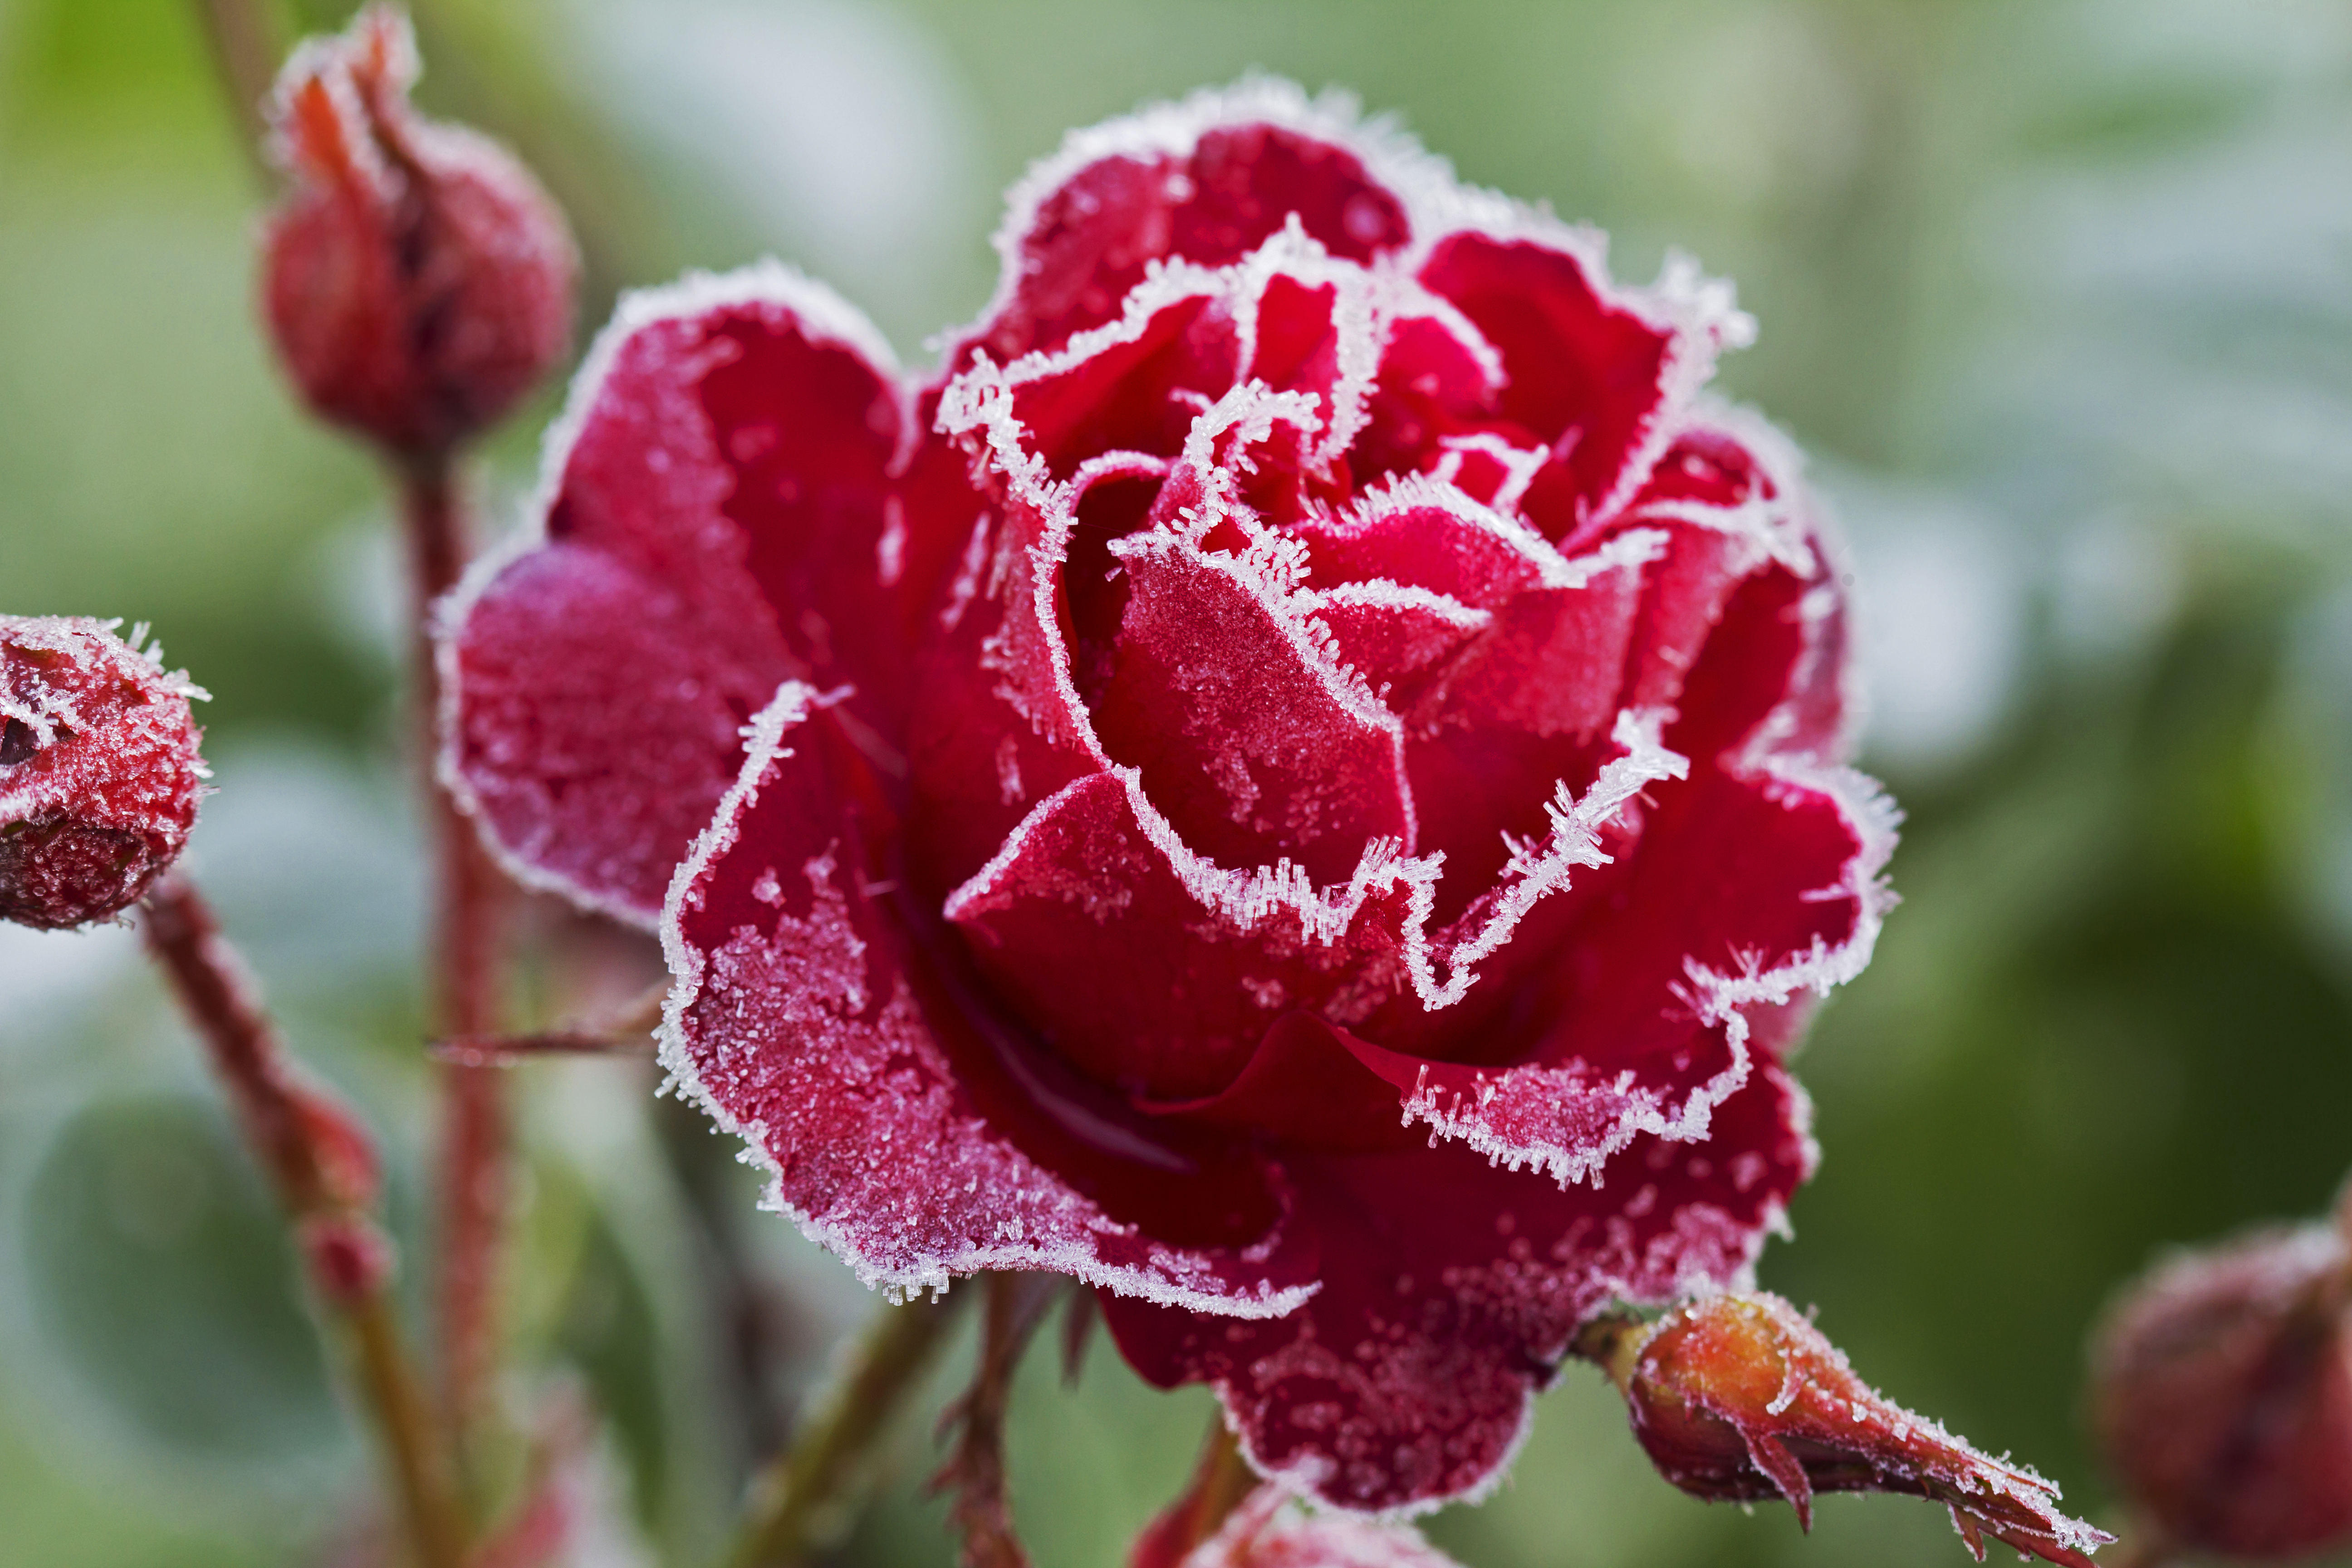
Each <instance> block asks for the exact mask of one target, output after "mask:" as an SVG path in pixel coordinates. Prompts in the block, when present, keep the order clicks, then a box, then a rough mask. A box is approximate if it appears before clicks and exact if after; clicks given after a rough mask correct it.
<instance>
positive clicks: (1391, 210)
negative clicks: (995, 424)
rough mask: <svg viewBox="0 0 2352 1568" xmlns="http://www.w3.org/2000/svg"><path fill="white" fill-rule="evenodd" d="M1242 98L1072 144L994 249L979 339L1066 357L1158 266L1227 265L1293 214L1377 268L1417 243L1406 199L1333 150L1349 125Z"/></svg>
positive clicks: (1320, 237) (1049, 166)
mask: <svg viewBox="0 0 2352 1568" xmlns="http://www.w3.org/2000/svg"><path fill="white" fill-rule="evenodd" d="M1313 113H1314V111H1313V110H1309V109H1308V107H1307V105H1306V104H1305V103H1304V102H1302V101H1292V100H1287V99H1285V98H1284V97H1283V95H1282V94H1281V92H1280V91H1279V90H1278V89H1246V88H1245V89H1240V90H1238V91H1236V92H1234V93H1232V94H1230V95H1227V96H1223V97H1217V96H1209V95H1204V96H1202V97H1201V98H1198V99H1195V100H1192V101H1191V102H1188V103H1185V104H1182V105H1178V106H1163V107H1160V108H1158V109H1153V110H1146V111H1145V112H1144V113H1143V114H1141V115H1139V116H1137V117H1136V118H1134V119H1132V120H1126V121H1112V122H1111V123H1109V124H1108V125H1104V126H1099V127H1097V128H1095V129H1094V130H1091V131H1087V132H1080V133H1078V134H1077V135H1076V136H1074V137H1073V138H1072V139H1071V141H1070V142H1069V143H1068V144H1067V145H1066V147H1065V149H1064V150H1063V152H1062V153H1061V154H1060V155H1059V156H1058V157H1056V158H1055V159H1054V160H1052V161H1051V162H1050V163H1046V164H1045V165H1044V166H1042V167H1041V168H1039V169H1038V170H1036V171H1035V172H1034V173H1033V174H1031V175H1030V177H1029V178H1028V179H1027V180H1026V181H1024V183H1023V184H1021V185H1020V186H1019V187H1017V188H1016V189H1015V190H1014V191H1013V195H1012V196H1011V198H1010V200H1011V204H1012V209H1013V210H1012V214H1011V216H1009V217H1008V218H1007V220H1006V223H1005V226H1004V228H1003V230H1002V231H1000V233H999V236H998V238H997V249H998V252H999V254H1000V255H1001V256H1002V257H1003V267H1004V282H1003V284H1002V285H1001V286H1000V292H999V295H998V298H997V300H996V302H995V304H994V305H993V307H992V309H991V310H990V313H989V316H988V318H987V321H986V322H985V323H984V324H983V325H982V327H981V328H980V329H978V331H977V335H976V339H975V341H976V342H979V343H980V344H981V345H982V346H984V347H985V348H986V349H987V350H988V352H989V353H991V354H992V355H993V356H995V358H996V359H997V360H998V361H999V362H1003V361H1007V360H1011V359H1014V358H1017V357H1018V356H1020V355H1021V354H1024V353H1030V352H1032V351H1034V350H1039V349H1046V350H1051V349H1055V348H1058V347H1059V346H1060V345H1061V344H1063V343H1064V342H1067V341H1068V340H1069V339H1070V338H1071V337H1072V336H1073V335H1074V334H1076V333H1077V332H1080V331H1085V330H1086V329H1087V328H1089V327H1094V326H1098V325H1100V324H1101V323H1103V322H1105V321H1109V320H1111V319H1112V318H1113V317H1115V316H1117V315H1118V312H1119V305H1120V301H1121V300H1124V299H1125V298H1126V297H1127V295H1128V293H1129V290H1131V289H1134V287H1135V286H1136V285H1137V284H1138V283H1139V282H1140V281H1142V279H1143V275H1144V269H1145V268H1146V267H1147V266H1148V265H1149V264H1150V263H1151V262H1153V261H1157V260H1160V259H1163V258H1166V259H1180V260H1185V261H1192V262H1197V263H1200V264H1202V265H1203V266H1210V267H1221V266H1223V265H1225V264H1226V263H1228V262H1232V261H1235V260H1238V259H1240V258H1242V257H1244V256H1246V255H1248V254H1249V253H1250V252H1251V251H1253V250H1255V249H1256V248H1257V247H1258V246H1259V245H1261V244H1263V243H1264V242H1265V240H1266V239H1267V238H1268V237H1271V236H1273V235H1274V234H1276V233H1277V232H1279V231H1280V230H1281V229H1282V227H1283V226H1284V225H1285V224H1286V223H1287V222H1288V221H1289V219H1290V217H1291V216H1292V215H1294V214H1296V215H1297V217H1298V220H1299V223H1300V225H1301V226H1302V227H1303V228H1304V229H1305V230H1306V232H1307V235H1308V236H1309V237H1312V238H1313V239H1315V240H1316V241H1317V242H1318V243H1319V244H1320V245H1321V246H1322V247H1324V249H1326V250H1328V251H1329V252H1330V253H1331V254H1332V255H1334V256H1338V257H1342V258H1346V259H1348V260H1350V261H1358V262H1362V261H1369V260H1370V259H1371V258H1373V257H1374V256H1376V255H1380V254H1382V253H1384V252H1389V251H1394V250H1397V249H1400V248H1402V247H1403V246H1404V245H1405V244H1406V243H1407V241H1408V240H1410V239H1411V237H1412V225H1411V221H1410V219H1409V218H1408V217H1407V216H1406V213H1405V208H1404V204H1403V202H1402V200H1401V199H1400V198H1399V197H1398V196H1397V195H1395V194H1393V193H1392V192H1391V191H1390V190H1388V189H1387V188H1386V187H1385V186H1384V185H1382V184H1381V183H1380V181H1379V180H1378V179H1377V178H1376V177H1375V176H1374V175H1373V174H1371V173H1370V171H1368V170H1367V169H1366V168H1365V166H1364V160H1363V157H1362V156H1361V155H1360V153H1358V152H1356V151H1353V150H1350V149H1349V148H1348V147H1345V146H1342V145H1340V144H1339V140H1338V138H1340V137H1343V136H1345V134H1346V128H1345V127H1343V126H1340V125H1339V124H1337V123H1334V124H1332V125H1331V126H1329V127H1327V128H1323V129H1321V130H1317V129H1307V128H1300V127H1297V126H1296V125H1295V123H1294V124H1286V123H1281V121H1293V122H1296V121H1305V120H1308V119H1310V118H1311V117H1312V116H1313Z"/></svg>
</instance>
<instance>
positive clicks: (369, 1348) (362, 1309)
mask: <svg viewBox="0 0 2352 1568" xmlns="http://www.w3.org/2000/svg"><path fill="white" fill-rule="evenodd" d="M145 910H146V916H145V919H143V920H142V921H141V922H140V928H141V931H142V934H143V935H144V937H145V938H146V942H147V947H148V951H149V952H151V953H152V954H153V955H154V957H155V959H156V961H157V963H159V964H160V965H161V966H162V967H163V972H164V974H165V976H166V977H167V978H168V979H169V981H170V982H171V985H172V989H173V994H175V995H176V996H177V997H178V999H179V1002H180V1005H181V1006H182V1007H183V1008H184V1010H185V1011H186V1013H187V1015H188V1017H189V1019H190V1021H191V1022H192V1023H194V1025H195V1026H196V1031H197V1033H198V1034H199V1035H200V1036H201V1037H203V1039H204V1042H205V1047H206V1050H207V1051H208V1053H209V1054H210V1056H211V1058H212V1063H213V1068H214V1070H215V1073H217V1074H218V1076H219V1078H220V1080H221V1084H222V1086H223V1088H224V1089H226V1090H227V1092H228V1095H229V1098H230V1100H231V1101H232V1102H233V1103H234V1104H235V1105H236V1110H237V1120H238V1121H239V1123H240V1124H241V1125H242V1126H243V1128H244V1130H245V1133H246V1137H247V1142H249V1143H250V1144H251V1145H252V1148H253V1151H254V1153H255V1155H256V1156H257V1158H258V1160H259V1161H260V1163H261V1166H262V1169H263V1171H264V1172H265V1173H267V1174H268V1177H269V1180H270V1183H271V1184H272V1186H273V1187H274V1188H275V1189H276V1191H277V1194H278V1203H279V1205H280V1206H281V1207H283V1208H284V1210H285V1212H286V1215H287V1217H288V1218H289V1220H290V1221H291V1222H292V1224H293V1227H294V1231H295V1234H296V1236H297V1237H299V1239H300V1241H301V1242H302V1244H303V1251H304V1252H305V1254H306V1255H307V1261H308V1263H309V1265H310V1276H311V1280H312V1283H313V1285H314V1286H315V1287H316V1290H317V1295H318V1298H319V1300H320V1305H321V1306H322V1308H323V1309H324V1310H325V1311H326V1312H327V1314H328V1315H329V1317H330V1318H331V1321H333V1322H334V1324H335V1327H336V1328H337V1330H338V1331H339V1337H341V1339H342V1340H343V1341H344V1342H345V1343H346V1346H347V1348H348V1351H349V1353H350V1356H351V1359H352V1363H354V1368H353V1370H354V1373H355V1375H356V1378H357V1381H358V1384H359V1389H360V1394H361V1396H362V1400H363V1402H364V1403H365V1405H366V1406H367V1408H368V1411H369V1414H370V1415H371V1416H372V1417H373V1421H374V1424H375V1426H376V1431H377V1436H378V1439H379V1442H380V1445H381V1448H382V1452H383V1459H384V1463H385V1467H386V1468H387V1470H388V1472H389V1479H390V1481H391V1483H392V1488H393V1493H394V1497H395V1498H396V1499H397V1500H398V1504H399V1508H400V1511H401V1515H402V1519H403V1521H404V1525H405V1527H406V1530H407V1533H408V1536H409V1540H410V1542H412V1544H413V1546H414V1549H415V1556H416V1560H417V1562H418V1563H420V1564H422V1565H423V1568H457V1564H458V1563H461V1562H462V1561H463V1555H464V1545H463V1525H462V1523H461V1521H460V1517H459V1514H458V1511H457V1506H456V1503H455V1500H454V1497H453V1495H452V1492H451V1489H450V1486H449V1480H448V1477H447V1473H446V1469H445V1468H444V1467H443V1465H442V1462H441V1455H440V1450H439V1448H438V1447H437V1445H436V1441H435V1434H434V1431H433V1426H432V1422H431V1420H430V1418H429V1416H428V1414H427V1406H426V1403H425V1396H424V1393H423V1389H422V1385H421V1384H420V1383H419V1381H418V1379H417V1376H416V1373H415V1368H414V1365H413V1363H412V1362H411V1359H410V1357H409V1354H408V1351H407V1349H406V1347H405V1345H404V1343H403V1342H402V1337H401V1332H400V1328H399V1324H398V1320H397V1318H396V1316H395V1313H394V1308H393V1303H392V1295H391V1279H392V1267H391V1265H392V1258H391V1250H390V1244H389V1243H388V1242H387V1241H385V1240H384V1239H383V1233H382V1231H381V1230H380V1229H379V1228H378V1227H377V1226H376V1222H375V1219H374V1216H373V1213H372V1212H370V1211H371V1210H372V1208H373V1203H374V1196H375V1194H374V1190H373V1189H374V1185H375V1183H374V1170H373V1154H372V1151H371V1150H369V1148H368V1146H367V1142H366V1138H365V1135H364V1133H362V1132H361V1131H359V1130H358V1129H357V1127H356V1126H355V1124H354V1123H352V1121H351V1120H350V1118H349V1114H348V1112H345V1111H343V1110H341V1108H340V1107H338V1106H336V1105H335V1104H334V1103H333V1102H332V1101H331V1100H328V1099H327V1098H326V1097H324V1096H323V1095H322V1094H321V1093H320V1091H319V1090H317V1089H312V1088H310V1086H308V1085H306V1084H305V1083H304V1082H303V1081H302V1080H301V1079H300V1077H299V1073H298V1071H297V1069H296V1068H294V1066H293V1064H292V1063H291V1062H290V1061H289V1058H288V1057H287V1054H286V1048H285V1045H284V1042H283V1040H282V1039H281V1038H280V1037H279V1035H278V1028H277V1026H276V1025H275V1024H274V1023H273V1022H272V1021H271V1019H270V1018H269V1016H268V1013H266V1012H265V1011H264V1010H263V1009H262V1006H261V1004H260V1001H259V998H258V996H257V992H256V988H255V986H254V984H253V981H252V980H251V978H250V977H249V975H248V974H247V971H246V969H245V966H244V964H243V963H241V962H240V961H239V960H238V958H237V956H236V952H235V950H234V949H232V948H231V947H230V946H229V944H228V942H227V940H226V938H224V937H223V936H222V935H221V934H220V930H219V925H218V922H217V921H215V919H214V917H213V913H212V910H211V908H210V907H209V906H208V905H207V904H206V903H205V900H204V899H203V897H202V896H201V895H200V894H198V893H197V891H196V889H194V886H193V885H192V884H190V883H189V882H188V881H187V880H186V879H184V878H182V877H179V876H176V875H173V876H167V877H166V878H164V879H163V880H162V881H161V882H159V883H158V884H157V885H156V886H155V887H154V888H153V889H151V890H150V891H149V893H148V895H147V900H146V904H145Z"/></svg>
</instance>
